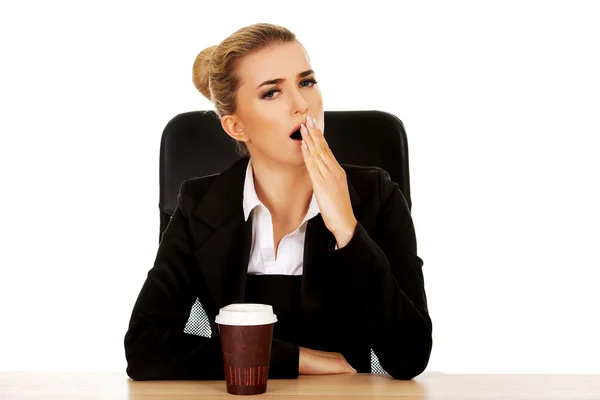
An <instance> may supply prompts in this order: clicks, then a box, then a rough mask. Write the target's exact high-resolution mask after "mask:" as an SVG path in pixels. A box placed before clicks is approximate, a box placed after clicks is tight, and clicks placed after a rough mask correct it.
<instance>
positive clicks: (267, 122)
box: [222, 42, 324, 166]
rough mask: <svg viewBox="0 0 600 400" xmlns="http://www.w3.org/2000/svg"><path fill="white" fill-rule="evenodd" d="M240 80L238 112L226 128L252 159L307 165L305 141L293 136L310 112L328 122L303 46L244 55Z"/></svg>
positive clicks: (277, 47) (224, 120) (227, 118)
mask: <svg viewBox="0 0 600 400" xmlns="http://www.w3.org/2000/svg"><path fill="white" fill-rule="evenodd" d="M237 74H238V76H239V77H240V78H241V86H240V88H239V90H238V93H237V110H236V113H235V115H231V116H225V117H224V118H222V123H223V128H224V129H225V130H226V131H227V133H228V134H229V135H230V136H232V137H233V138H234V139H236V140H239V141H243V142H245V143H246V145H247V146H248V149H249V150H250V155H251V156H252V158H253V159H256V158H261V159H268V161H270V162H276V163H281V164H287V165H294V166H302V165H304V159H303V157H302V151H301V148H300V146H301V141H300V140H296V139H294V138H296V137H297V136H296V135H294V136H293V138H292V137H290V135H292V133H293V132H294V131H296V130H298V129H299V128H300V124H302V123H306V116H307V115H309V116H311V117H313V118H316V119H317V122H318V125H319V127H320V128H321V130H323V129H324V125H323V99H322V97H321V91H320V90H319V88H318V87H317V85H316V80H315V73H314V72H313V71H312V68H311V66H310V62H309V60H308V56H307V54H306V52H305V51H304V48H303V47H302V46H301V45H300V44H299V43H297V42H292V43H285V44H277V45H273V46H270V47H268V48H266V49H263V50H261V51H259V52H256V53H254V54H251V55H249V56H247V57H245V58H244V59H243V60H242V62H241V63H240V65H239V66H238V70H237Z"/></svg>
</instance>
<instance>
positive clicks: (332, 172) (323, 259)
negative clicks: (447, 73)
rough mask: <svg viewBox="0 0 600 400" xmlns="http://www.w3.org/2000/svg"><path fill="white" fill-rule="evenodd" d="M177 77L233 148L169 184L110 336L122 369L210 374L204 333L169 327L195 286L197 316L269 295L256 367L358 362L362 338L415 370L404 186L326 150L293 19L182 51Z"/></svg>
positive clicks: (415, 273)
mask: <svg viewBox="0 0 600 400" xmlns="http://www.w3.org/2000/svg"><path fill="white" fill-rule="evenodd" d="M193 79H194V84H195V86H196V88H198V90H199V91H200V92H201V93H202V94H203V95H204V96H206V97H207V98H209V99H210V100H211V101H212V102H213V104H214V105H215V109H216V112H217V114H218V115H219V117H220V120H221V124H222V127H223V129H224V131H225V132H226V133H227V134H228V135H229V136H231V137H232V138H233V139H234V140H236V142H237V143H238V145H239V149H240V151H241V152H243V153H244V154H245V155H249V157H244V158H242V159H241V160H240V161H238V162H236V163H235V164H234V165H233V166H232V167H231V168H229V169H228V170H226V171H225V172H223V173H221V174H219V175H216V176H210V177H204V178H195V179H191V180H188V181H186V182H183V184H182V185H181V188H180V193H179V198H178V208H177V209H176V211H175V213H174V215H173V217H172V219H171V221H170V223H169V226H168V227H167V229H166V231H165V233H164V236H163V238H162V241H161V244H160V247H159V249H158V253H157V256H156V261H155V264H154V267H153V268H152V269H151V270H150V272H149V273H148V277H147V279H146V282H145V283H144V286H143V288H142V290H141V293H140V294H139V297H138V299H137V302H136V304H135V306H134V309H133V313H132V316H131V321H130V325H129V330H128V332H127V334H126V336H125V350H126V357H127V361H128V368H127V373H128V374H129V376H130V377H131V378H133V379H136V380H148V379H224V372H223V361H222V357H221V347H220V342H219V337H218V336H217V337H213V338H204V337H200V336H194V335H188V334H186V333H184V332H183V328H184V326H185V324H186V321H187V319H188V316H189V313H190V309H191V307H192V305H193V303H194V301H195V299H196V298H199V299H200V302H201V303H202V305H203V307H204V309H205V310H206V313H207V315H208V316H209V318H210V319H211V320H212V321H214V318H215V316H216V314H217V313H218V311H219V309H220V308H221V307H224V306H226V305H228V304H231V303H239V302H249V303H263V304H271V305H273V307H274V311H275V313H276V314H277V316H278V322H277V323H276V325H275V331H274V340H273V344H272V357H271V364H270V372H269V377H270V378H296V377H297V376H298V375H299V374H339V373H355V372H370V350H371V349H373V350H374V351H375V353H376V354H377V356H378V358H379V361H380V362H381V365H382V367H383V368H384V369H385V370H386V371H387V372H388V373H389V374H390V375H392V376H393V377H395V378H397V379H412V378H413V377H414V376H416V375H418V374H420V373H421V372H422V371H423V370H424V369H425V367H426V366H427V363H428V360H429V355H430V352H431V343H432V339H431V319H430V317H429V314H428V310H427V300H426V296H425V290H424V284H423V275H422V271H421V267H422V264H423V263H422V261H421V259H420V258H419V257H418V256H417V254H416V239H415V231H414V227H413V223H412V219H411V216H410V213H409V210H408V207H407V204H406V201H405V199H404V197H403V196H402V193H401V192H400V190H399V189H398V186H397V185H396V184H395V183H393V182H392V181H391V180H390V178H389V176H388V174H387V173H386V172H385V171H383V170H381V169H377V168H364V167H356V166H343V167H342V166H340V164H339V163H338V162H337V161H336V159H335V157H334V155H333V154H332V153H331V151H330V149H329V147H328V145H327V141H326V140H325V137H324V136H323V130H324V126H323V101H322V97H321V93H320V91H319V88H318V86H317V81H316V80H315V72H314V71H312V69H311V66H310V62H309V59H308V56H307V54H306V52H305V50H304V48H303V47H302V45H301V44H300V43H299V42H298V41H297V40H296V38H295V36H294V34H293V33H291V32H290V31H288V30H287V29H285V28H282V27H279V26H275V25H270V24H256V25H251V26H248V27H245V28H243V29H240V30H238V31H237V32H235V33H234V34H232V35H231V36H230V37H228V38H227V39H225V40H224V41H223V42H221V43H220V44H219V45H218V46H213V47H210V48H208V49H206V50H204V51H202V52H201V53H200V54H199V55H198V57H197V59H196V61H195V63H194V68H193ZM212 321H211V323H212V325H213V331H216V330H215V327H214V322H212Z"/></svg>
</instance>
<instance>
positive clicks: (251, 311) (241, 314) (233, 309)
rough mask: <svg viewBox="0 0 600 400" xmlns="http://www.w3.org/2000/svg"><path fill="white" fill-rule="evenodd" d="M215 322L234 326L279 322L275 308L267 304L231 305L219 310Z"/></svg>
mask: <svg viewBox="0 0 600 400" xmlns="http://www.w3.org/2000/svg"><path fill="white" fill-rule="evenodd" d="M215 322H216V323H217V324H219V325H233V326H254V325H267V324H273V323H275V322H277V316H276V315H275V314H273V307H272V306H270V305H267V304H252V303H242V304H230V305H228V306H227V307H223V308H221V309H220V310H219V315H217V317H216V318H215Z"/></svg>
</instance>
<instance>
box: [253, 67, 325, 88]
mask: <svg viewBox="0 0 600 400" xmlns="http://www.w3.org/2000/svg"><path fill="white" fill-rule="evenodd" d="M314 73H315V71H313V70H312V69H309V70H306V71H304V72H300V73H299V74H298V78H304V77H305V76H308V75H311V74H314ZM283 81H285V79H284V78H277V79H270V80H268V81H264V82H263V83H261V84H260V85H258V86H257V87H256V88H257V89H260V88H261V86H265V85H276V84H278V83H281V82H283Z"/></svg>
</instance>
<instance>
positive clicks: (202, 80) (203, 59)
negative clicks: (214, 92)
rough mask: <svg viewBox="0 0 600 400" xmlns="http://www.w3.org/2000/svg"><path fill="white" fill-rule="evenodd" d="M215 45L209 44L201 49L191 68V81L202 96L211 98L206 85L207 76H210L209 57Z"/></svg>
mask: <svg viewBox="0 0 600 400" xmlns="http://www.w3.org/2000/svg"><path fill="white" fill-rule="evenodd" d="M216 48H217V46H210V47H207V48H206V49H204V50H202V51H201V52H200V54H198V56H196V60H194V66H193V69H192V81H193V82H194V86H195V87H196V89H198V90H199V91H200V93H202V95H203V96H204V97H206V98H207V99H209V100H211V101H212V99H211V93H210V88H209V85H208V80H209V79H208V78H209V76H210V59H211V57H212V55H213V53H214V51H215V49H216Z"/></svg>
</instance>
